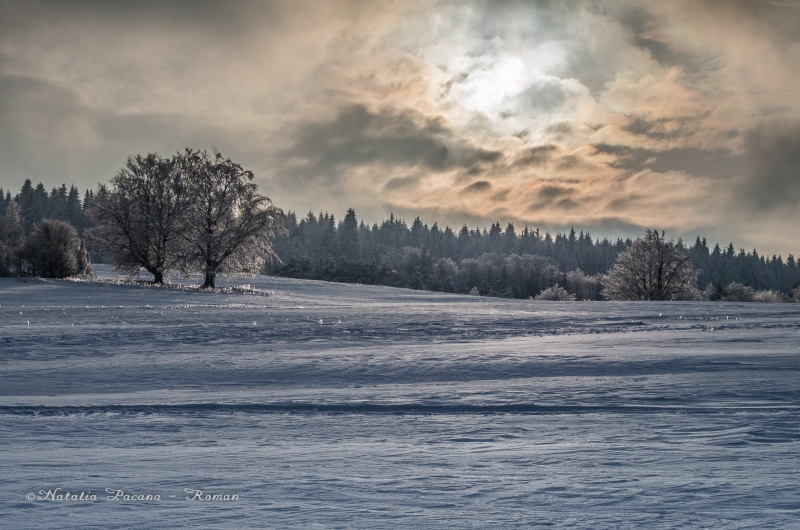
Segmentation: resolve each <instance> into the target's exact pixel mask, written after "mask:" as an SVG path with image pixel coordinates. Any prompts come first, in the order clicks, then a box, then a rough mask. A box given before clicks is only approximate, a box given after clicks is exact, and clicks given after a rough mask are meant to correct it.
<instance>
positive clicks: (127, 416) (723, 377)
mask: <svg viewBox="0 0 800 530" xmlns="http://www.w3.org/2000/svg"><path fill="white" fill-rule="evenodd" d="M97 268H98V269H99V271H98V273H99V275H100V276H101V277H103V278H107V279H108V278H114V277H115V275H114V273H113V272H112V271H111V270H110V269H108V268H105V267H102V266H98V267H97ZM172 281H174V282H176V283H183V284H184V286H183V287H180V286H173V287H171V288H168V287H155V286H148V285H120V284H113V283H109V282H87V281H68V280H67V281H57V280H50V281H29V282H20V281H17V280H15V279H0V527H2V528H20V529H23V528H103V529H106V528H108V529H111V528H183V527H187V528H188V527H197V528H398V527H404V528H473V527H474V528H493V527H497V528H513V527H537V526H545V525H547V526H551V527H557V528H561V527H564V528H575V527H578V528H692V527H694V528H700V527H702V528H800V493H799V491H798V477H799V476H800V457H798V455H800V340H799V339H800V306H798V305H797V304H756V303H750V304H736V303H711V302H705V303H701V302H680V303H678V302H664V303H614V302H564V303H559V302H546V301H523V300H505V299H498V298H482V297H475V296H460V295H449V294H440V293H429V292H421V291H411V290H405V289H394V288H388V287H374V286H360V285H347V284H333V283H326V282H317V281H304V280H292V279H284V278H272V277H264V276H257V277H255V278H248V279H243V278H235V277H234V278H229V279H223V281H222V282H220V283H221V285H222V286H223V287H228V289H227V290H226V292H203V291H199V290H197V289H196V288H192V287H188V286H187V285H188V284H191V283H192V282H196V279H189V280H180V279H176V278H173V279H172ZM245 284H246V287H242V286H243V285H245ZM231 287H237V288H235V289H232V288H231ZM56 488H61V490H58V492H57V493H61V494H64V493H66V492H70V493H71V494H78V495H79V494H80V493H81V492H84V493H86V494H96V495H97V496H98V500H96V501H72V500H70V501H66V500H55V501H52V500H41V501H40V500H33V501H30V500H27V499H26V494H28V493H33V494H35V495H39V492H40V491H42V492H46V491H47V490H55V489H56ZM106 488H110V489H114V490H123V491H124V492H125V493H126V494H133V495H140V494H141V495H148V494H150V495H156V494H157V495H160V496H161V500H158V501H145V500H123V499H117V500H108V499H107V497H109V496H111V494H109V493H107V492H106ZM185 488H190V489H194V490H202V491H203V492H204V493H203V495H206V494H221V495H222V494H236V495H238V496H239V498H238V500H235V501H229V502H225V501H207V502H206V501H199V500H186V497H187V496H190V494H188V493H186V492H185Z"/></svg>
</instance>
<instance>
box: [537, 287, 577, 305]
mask: <svg viewBox="0 0 800 530" xmlns="http://www.w3.org/2000/svg"><path fill="white" fill-rule="evenodd" d="M535 299H536V300H549V301H551V302H574V301H575V295H574V294H570V293H569V292H568V291H567V290H566V289H564V288H563V287H561V286H560V285H554V286H552V287H548V288H547V289H545V290H544V291H542V292H541V293H539V294H537V295H536V298H535Z"/></svg>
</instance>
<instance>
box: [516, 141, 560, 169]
mask: <svg viewBox="0 0 800 530" xmlns="http://www.w3.org/2000/svg"><path fill="white" fill-rule="evenodd" d="M556 152H558V147H556V146H555V145H552V144H547V145H536V146H534V147H529V148H528V149H526V150H525V151H524V152H523V153H522V155H521V156H520V157H519V158H517V160H515V161H514V165H517V166H533V167H536V166H542V165H544V164H546V163H547V162H548V161H549V160H550V159H551V158H552V157H553V155H554V154H555V153H556Z"/></svg>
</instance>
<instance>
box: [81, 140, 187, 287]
mask: <svg viewBox="0 0 800 530" xmlns="http://www.w3.org/2000/svg"><path fill="white" fill-rule="evenodd" d="M187 204H188V194H187V192H186V188H185V186H184V184H183V181H182V179H181V174H180V172H179V171H178V168H177V166H176V164H175V162H174V160H167V159H163V158H161V157H160V156H158V155H157V154H148V155H147V156H141V155H136V156H135V157H129V158H128V161H127V163H126V164H125V166H124V167H123V168H122V169H121V170H119V172H117V174H116V175H115V176H114V177H113V178H112V179H111V182H110V185H109V186H106V185H101V186H100V188H99V189H98V191H97V195H95V197H94V198H93V199H92V201H91V205H90V207H89V216H90V218H91V219H92V221H94V223H95V224H96V226H95V227H94V228H92V229H91V230H89V231H88V234H87V235H88V237H89V238H90V239H91V241H92V242H94V243H95V244H97V245H98V246H100V247H101V249H103V250H104V251H106V252H107V253H108V254H109V255H110V257H111V263H112V264H113V265H114V266H115V267H116V268H117V269H118V270H122V271H125V272H130V273H137V272H139V268H140V267H142V268H144V269H145V270H146V271H147V272H149V273H151V274H152V275H153V282H154V283H163V282H164V271H165V270H166V269H169V268H174V267H176V266H177V264H178V259H179V257H180V256H181V253H180V250H181V248H182V243H183V239H182V235H183V234H184V233H185V232H186V230H187V225H186V222H187V216H186V207H187Z"/></svg>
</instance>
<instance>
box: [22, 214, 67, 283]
mask: <svg viewBox="0 0 800 530" xmlns="http://www.w3.org/2000/svg"><path fill="white" fill-rule="evenodd" d="M80 248H81V241H80V239H78V233H77V232H76V231H75V229H74V228H73V227H72V225H70V224H69V223H66V222H64V221H57V220H55V219H43V220H41V221H40V222H38V223H37V224H35V225H34V226H33V229H32V230H31V233H30V235H29V236H28V239H27V240H26V241H25V246H24V247H23V249H22V262H23V265H22V268H23V270H24V272H26V273H27V274H30V275H31V276H41V277H43V278H66V277H67V276H73V275H75V274H77V273H78V272H79V271H78V252H79V250H80Z"/></svg>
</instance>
